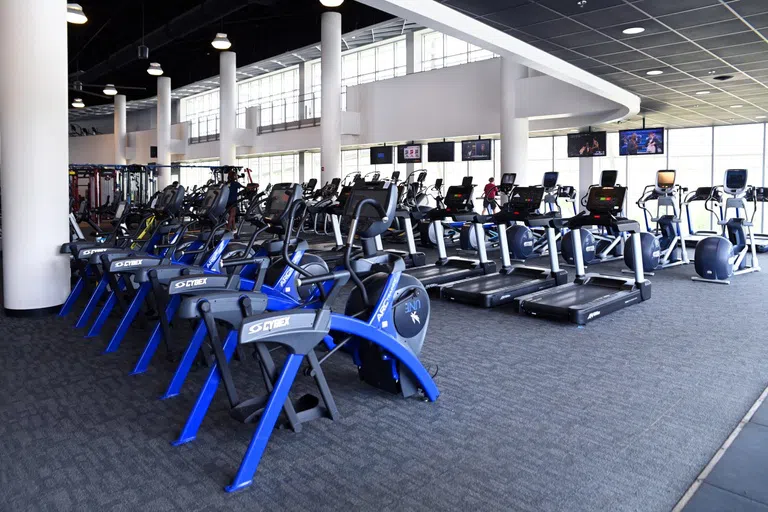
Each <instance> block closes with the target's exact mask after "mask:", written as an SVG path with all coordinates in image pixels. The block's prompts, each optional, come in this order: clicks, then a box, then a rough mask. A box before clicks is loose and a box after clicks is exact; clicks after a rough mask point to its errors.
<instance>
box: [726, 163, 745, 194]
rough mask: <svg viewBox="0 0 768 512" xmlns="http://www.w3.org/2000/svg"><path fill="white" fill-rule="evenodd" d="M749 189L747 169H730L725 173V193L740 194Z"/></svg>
mask: <svg viewBox="0 0 768 512" xmlns="http://www.w3.org/2000/svg"><path fill="white" fill-rule="evenodd" d="M745 188H747V170H746V169H728V170H727V171H725V191H726V192H728V193H730V194H738V193H739V192H741V191H742V190H744V189H745Z"/></svg>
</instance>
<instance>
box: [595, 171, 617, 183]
mask: <svg viewBox="0 0 768 512" xmlns="http://www.w3.org/2000/svg"><path fill="white" fill-rule="evenodd" d="M618 178H619V171H603V172H601V173H600V186H601V187H615V186H616V180H617V179H618Z"/></svg>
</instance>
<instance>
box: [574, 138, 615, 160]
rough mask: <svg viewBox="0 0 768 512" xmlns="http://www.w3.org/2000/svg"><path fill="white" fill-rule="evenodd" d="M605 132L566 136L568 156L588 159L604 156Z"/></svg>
mask: <svg viewBox="0 0 768 512" xmlns="http://www.w3.org/2000/svg"><path fill="white" fill-rule="evenodd" d="M605 138H606V132H586V133H569V134H568V156H569V157H580V158H588V157H592V156H605V146H606V143H605Z"/></svg>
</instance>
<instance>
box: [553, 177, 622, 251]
mask: <svg viewBox="0 0 768 512" xmlns="http://www.w3.org/2000/svg"><path fill="white" fill-rule="evenodd" d="M618 175H619V172H618V171H615V170H605V171H602V172H601V173H600V184H599V185H590V186H589V189H587V193H586V194H585V195H584V196H583V197H582V198H581V205H582V207H587V200H588V198H589V194H590V192H591V190H592V189H593V188H599V187H621V185H617V184H616V179H617V178H618ZM621 211H623V205H622V210H621ZM621 211H620V212H619V215H621ZM625 243H626V235H625V234H624V233H621V232H618V231H616V230H615V229H614V228H613V227H611V226H595V228H593V229H589V230H587V229H582V230H581V254H582V256H581V257H582V261H583V262H584V264H585V265H595V264H598V263H606V262H609V261H615V260H619V259H622V258H623V257H624V246H625ZM574 247H575V245H574V243H573V234H572V233H571V232H570V231H569V232H567V233H565V234H564V235H563V239H562V242H561V244H560V250H561V251H562V255H563V259H564V260H565V263H566V265H575V261H574V256H573V252H574Z"/></svg>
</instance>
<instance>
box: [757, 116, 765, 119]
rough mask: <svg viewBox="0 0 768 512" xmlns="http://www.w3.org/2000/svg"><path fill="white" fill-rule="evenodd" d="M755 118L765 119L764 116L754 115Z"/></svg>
mask: <svg viewBox="0 0 768 512" xmlns="http://www.w3.org/2000/svg"><path fill="white" fill-rule="evenodd" d="M755 119H765V116H755Z"/></svg>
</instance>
